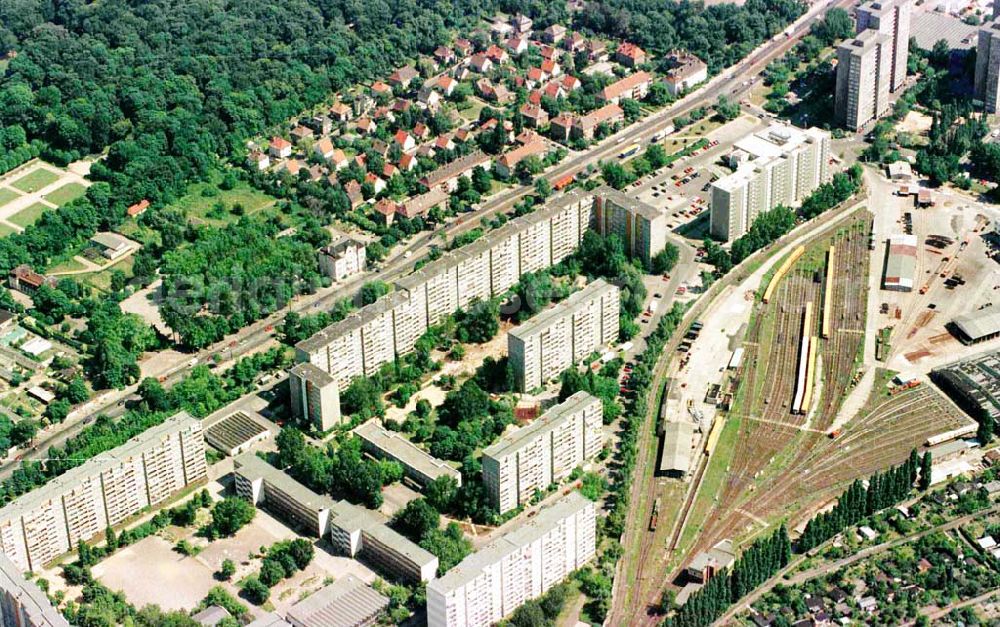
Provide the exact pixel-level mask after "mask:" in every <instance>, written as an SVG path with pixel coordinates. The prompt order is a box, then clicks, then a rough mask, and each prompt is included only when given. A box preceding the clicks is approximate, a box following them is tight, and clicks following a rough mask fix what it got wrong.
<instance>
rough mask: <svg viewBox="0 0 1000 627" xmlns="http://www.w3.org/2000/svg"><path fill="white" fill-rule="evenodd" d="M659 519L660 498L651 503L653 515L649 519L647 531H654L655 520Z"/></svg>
mask: <svg viewBox="0 0 1000 627" xmlns="http://www.w3.org/2000/svg"><path fill="white" fill-rule="evenodd" d="M659 517H660V497H656V500H655V501H653V515H652V516H650V517H649V530H650V531H656V523H657V519H659Z"/></svg>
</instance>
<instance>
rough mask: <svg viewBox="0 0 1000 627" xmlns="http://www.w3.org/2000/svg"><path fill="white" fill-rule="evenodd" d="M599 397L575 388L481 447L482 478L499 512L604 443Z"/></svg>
mask: <svg viewBox="0 0 1000 627" xmlns="http://www.w3.org/2000/svg"><path fill="white" fill-rule="evenodd" d="M601 425H602V405H601V401H600V399H598V398H596V397H594V396H591V395H590V394H588V393H586V392H577V393H576V394H574V395H572V396H570V397H569V398H567V399H566V400H565V401H563V402H562V403H560V404H558V405H556V406H555V407H553V408H552V409H550V410H548V411H547V412H545V413H544V414H542V415H541V416H540V417H539V418H538V419H537V420H535V421H534V422H532V423H531V424H530V425H528V426H526V427H522V428H520V429H517V430H515V431H513V432H511V433H508V434H506V435H504V436H503V437H502V438H501V439H500V440H499V441H498V442H496V443H495V444H493V445H491V446H488V447H487V448H486V449H485V450H484V451H483V458H482V466H483V483H484V484H485V486H486V492H487V493H488V495H489V498H490V502H491V503H492V505H493V506H494V507H495V508H496V509H497V511H498V512H499V513H501V514H503V513H505V512H508V511H510V510H512V509H514V508H516V507H517V506H519V505H521V504H522V503H525V502H526V501H528V500H530V499H531V497H532V496H533V495H534V493H535V490H544V489H545V488H546V487H548V486H549V485H550V484H552V483H558V482H559V481H562V480H563V479H565V478H566V477H567V476H568V475H569V473H570V472H572V470H573V469H574V468H575V467H577V466H579V465H580V464H582V463H583V462H584V461H586V460H588V459H591V458H593V457H594V456H596V455H597V454H598V453H600V452H601V447H602V446H603V445H604V436H603V432H602V429H601Z"/></svg>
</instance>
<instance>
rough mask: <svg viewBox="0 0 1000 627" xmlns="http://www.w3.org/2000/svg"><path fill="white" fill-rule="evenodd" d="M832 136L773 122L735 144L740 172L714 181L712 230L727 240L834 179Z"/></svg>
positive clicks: (737, 170) (812, 129) (711, 206)
mask: <svg viewBox="0 0 1000 627" xmlns="http://www.w3.org/2000/svg"><path fill="white" fill-rule="evenodd" d="M829 160H830V134H829V133H828V132H826V131H823V130H821V129H818V128H808V129H800V128H796V127H794V126H791V125H788V124H782V123H775V124H772V125H771V126H769V127H768V128H766V129H764V130H762V131H759V132H757V133H752V134H750V135H748V136H746V137H744V138H743V139H741V140H739V141H738V142H736V144H735V145H734V147H733V153H732V155H731V161H732V162H733V163H734V164H735V167H736V171H735V172H733V173H732V174H730V175H728V176H724V177H722V178H720V179H719V180H717V181H715V182H714V183H712V188H711V200H710V209H711V219H710V231H711V234H712V236H713V237H716V238H718V239H720V240H723V241H729V240H732V239H736V238H738V237H740V236H741V235H743V234H745V233H746V232H747V231H749V230H750V227H751V225H753V223H754V221H755V220H756V219H757V217H758V216H759V215H760V214H761V213H764V212H765V211H769V210H771V209H773V208H775V207H777V206H778V205H784V206H786V207H791V206H795V205H797V204H798V203H801V202H802V201H803V200H804V199H805V198H806V197H807V196H808V195H809V194H811V193H812V192H813V191H814V190H815V189H816V188H817V187H819V186H820V185H822V184H823V183H825V182H827V181H828V180H829V179H830V176H831V172H830V167H829Z"/></svg>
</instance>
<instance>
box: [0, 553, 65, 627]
mask: <svg viewBox="0 0 1000 627" xmlns="http://www.w3.org/2000/svg"><path fill="white" fill-rule="evenodd" d="M0 627H69V622H68V621H67V620H66V619H65V618H64V617H63V615H62V614H60V613H59V611H58V610H57V609H56V608H55V607H53V606H52V604H51V603H50V602H49V598H48V597H47V596H45V593H44V592H42V589H41V588H39V587H38V584H37V583H36V582H34V581H28V580H27V579H25V578H24V575H22V574H21V571H20V570H19V569H18V568H17V566H15V565H14V563H13V562H11V561H10V560H9V559H7V557H5V556H4V555H2V554H0Z"/></svg>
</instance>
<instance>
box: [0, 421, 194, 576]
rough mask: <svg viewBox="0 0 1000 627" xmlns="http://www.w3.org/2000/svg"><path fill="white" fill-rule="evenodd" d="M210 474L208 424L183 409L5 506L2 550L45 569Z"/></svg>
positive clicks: (0, 517) (27, 566) (20, 564)
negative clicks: (83, 543)
mask: <svg viewBox="0 0 1000 627" xmlns="http://www.w3.org/2000/svg"><path fill="white" fill-rule="evenodd" d="M207 477H208V466H207V463H206V461H205V440H204V437H203V436H202V426H201V421H200V420H198V419H196V418H193V417H191V416H190V415H189V414H188V413H187V412H181V413H179V414H177V415H175V416H172V417H170V418H168V419H167V420H166V421H164V422H163V423H162V424H160V425H158V426H156V427H153V428H151V429H147V430H146V431H145V432H143V433H141V434H140V435H138V436H136V437H134V438H132V439H131V440H130V441H128V442H127V443H125V444H123V445H122V446H119V447H118V448H115V449H112V450H110V451H108V452H106V453H102V454H101V455H100V456H99V457H96V458H93V459H91V460H89V461H87V462H85V463H84V464H82V465H80V466H77V467H76V468H73V469H72V470H70V471H68V472H66V473H64V474H62V475H60V476H58V477H56V478H55V479H52V480H51V481H49V482H48V483H46V484H45V485H44V486H42V487H40V488H38V489H36V490H33V491H31V492H29V493H27V494H25V495H24V496H21V497H20V498H18V499H16V500H14V501H13V502H12V503H10V504H8V505H7V506H6V507H4V508H3V509H0V552H2V553H3V554H4V555H6V556H7V557H8V558H9V559H10V561H11V562H13V563H14V565H15V566H16V567H17V568H19V569H21V570H22V571H28V570H40V569H41V568H42V567H43V566H44V565H45V564H47V563H49V562H51V561H52V560H54V559H55V558H57V557H59V556H60V555H63V554H64V553H68V552H69V551H72V550H73V549H74V548H75V547H76V545H77V543H79V542H80V541H81V540H82V541H87V540H90V539H91V538H93V537H94V536H96V535H98V534H99V533H103V532H104V530H105V529H107V527H109V526H115V525H118V524H120V523H122V522H124V521H125V520H126V519H128V518H129V517H130V516H132V515H134V514H136V513H138V512H139V511H141V510H142V509H144V508H146V507H153V506H156V505H158V504H160V503H162V502H164V501H166V500H167V499H168V498H170V497H171V496H173V495H174V494H176V493H177V492H178V491H180V490H181V489H183V488H184V487H186V486H188V485H190V484H192V483H195V482H198V481H203V480H205V479H206V478H207Z"/></svg>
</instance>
